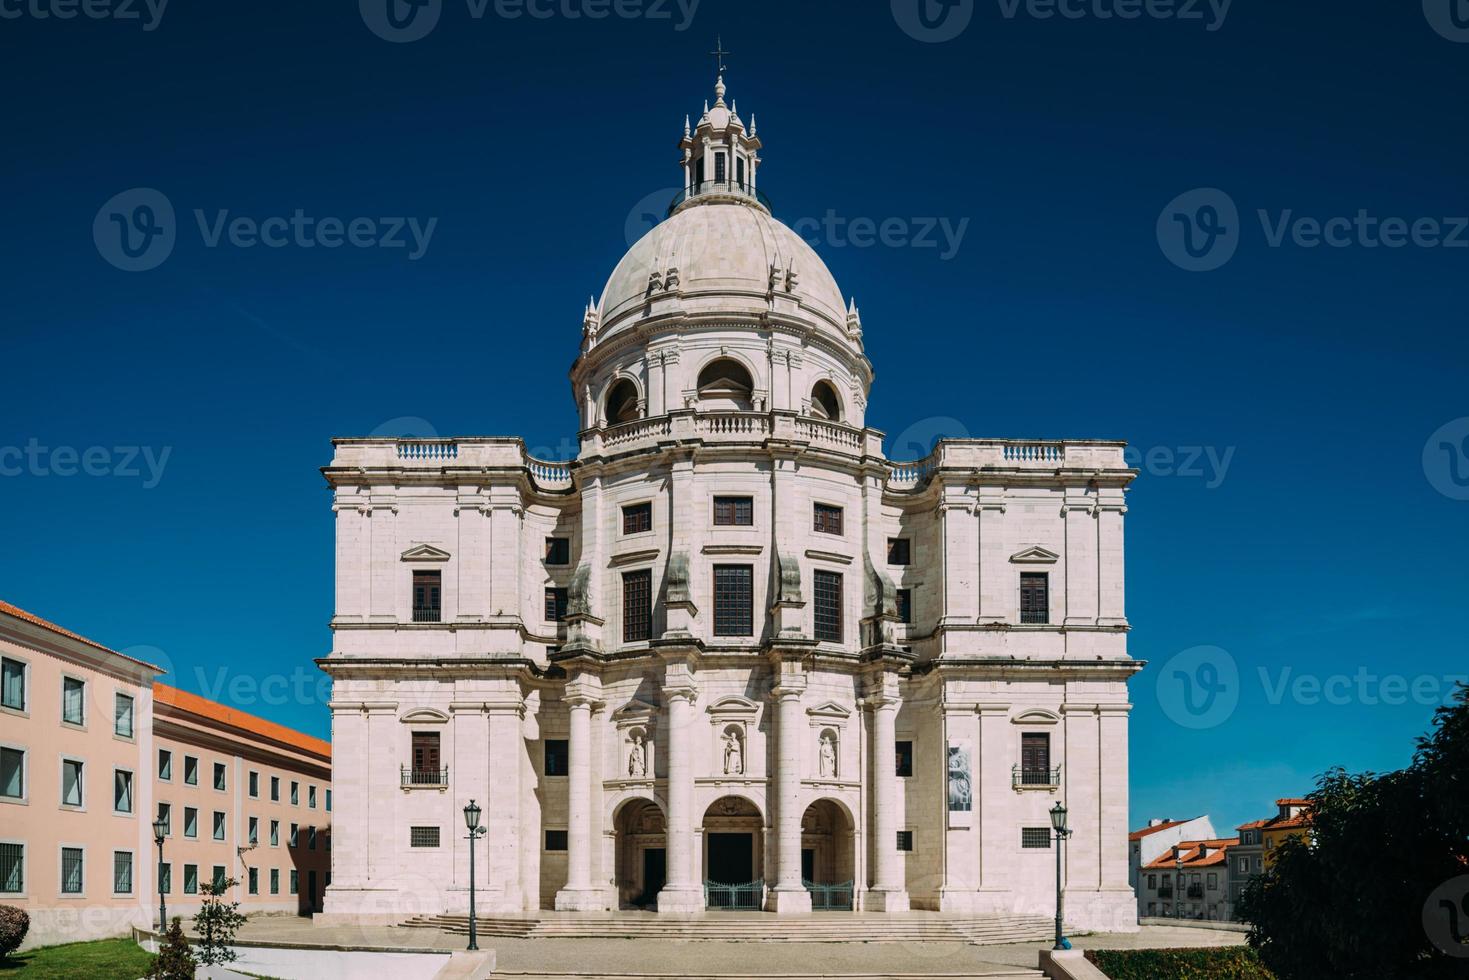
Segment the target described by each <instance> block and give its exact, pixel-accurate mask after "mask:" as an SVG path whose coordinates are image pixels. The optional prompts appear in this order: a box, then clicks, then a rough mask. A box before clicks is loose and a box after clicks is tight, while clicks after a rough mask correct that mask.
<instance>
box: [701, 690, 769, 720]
mask: <svg viewBox="0 0 1469 980" xmlns="http://www.w3.org/2000/svg"><path fill="white" fill-rule="evenodd" d="M704 710H705V711H707V712H709V714H711V715H753V714H755V713H757V712H758V711H759V710H760V706H759V705H758V704H756V703H755V702H754V701H751V700H750V699H749V698H743V697H740V696H739V695H738V694H730V695H727V696H725V697H722V698H720V699H719V700H718V701H715V702H714V703H713V704H711V705H709V707H707V708H705V709H704Z"/></svg>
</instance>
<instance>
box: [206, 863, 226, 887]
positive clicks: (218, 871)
mask: <svg viewBox="0 0 1469 980" xmlns="http://www.w3.org/2000/svg"><path fill="white" fill-rule="evenodd" d="M209 880H210V883H211V884H213V885H214V890H215V891H216V892H222V891H224V881H225V876H224V865H222V864H216V865H215V866H214V874H213V875H211V876H210V879H209Z"/></svg>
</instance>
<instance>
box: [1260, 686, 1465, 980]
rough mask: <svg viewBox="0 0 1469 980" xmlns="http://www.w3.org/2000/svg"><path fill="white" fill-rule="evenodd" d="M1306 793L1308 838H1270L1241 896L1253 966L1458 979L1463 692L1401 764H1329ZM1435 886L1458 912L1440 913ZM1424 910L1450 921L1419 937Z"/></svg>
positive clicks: (1461, 962) (1294, 972)
mask: <svg viewBox="0 0 1469 980" xmlns="http://www.w3.org/2000/svg"><path fill="white" fill-rule="evenodd" d="M1309 800H1310V811H1309V812H1310V821H1311V831H1310V835H1309V837H1297V838H1291V839H1289V840H1286V841H1285V842H1284V843H1282V844H1281V845H1280V847H1279V848H1278V849H1277V850H1276V851H1275V858H1274V865H1273V867H1272V868H1271V869H1270V870H1269V871H1267V872H1266V873H1265V874H1264V875H1261V876H1260V877H1258V878H1256V879H1254V880H1253V881H1252V882H1251V883H1250V885H1249V887H1248V888H1247V889H1246V890H1245V893H1244V895H1243V896H1242V898H1241V905H1240V912H1241V915H1242V916H1243V917H1244V918H1245V919H1247V920H1249V921H1251V922H1253V923H1254V927H1253V929H1252V930H1251V932H1250V936H1249V941H1250V945H1251V946H1253V947H1254V948H1255V949H1256V950H1258V951H1259V953H1260V959H1261V960H1262V961H1263V962H1264V963H1265V965H1266V966H1267V967H1269V968H1270V970H1271V971H1272V972H1274V973H1275V974H1276V975H1278V976H1280V977H1281V978H1283V980H1315V978H1317V977H1341V978H1347V980H1382V978H1386V977H1392V978H1395V980H1440V978H1443V980H1447V978H1450V977H1455V978H1461V980H1462V978H1463V977H1465V976H1469V959H1466V958H1464V957H1463V956H1462V955H1450V954H1451V952H1452V953H1455V954H1458V953H1460V950H1459V949H1457V948H1455V947H1454V946H1453V943H1455V942H1458V941H1459V940H1460V937H1461V936H1465V934H1466V933H1469V895H1466V894H1460V892H1461V891H1464V890H1466V889H1469V687H1463V686H1461V687H1460V688H1459V689H1458V690H1456V691H1455V694H1454V703H1453V704H1451V705H1449V706H1446V707H1443V708H1440V709H1439V710H1438V711H1437V712H1436V713H1435V715H1434V730H1433V731H1432V732H1431V733H1430V734H1429V735H1427V736H1425V737H1423V738H1420V739H1419V740H1418V749H1417V751H1416V752H1415V753H1414V755H1413V761H1412V764H1411V765H1409V766H1408V767H1407V768H1406V769H1402V770H1400V771H1398V772H1391V773H1386V774H1381V775H1379V774H1376V773H1370V772H1369V773H1362V774H1359V775H1352V774H1349V773H1347V772H1345V771H1344V770H1342V769H1339V768H1338V769H1333V770H1331V771H1330V772H1328V773H1326V774H1325V775H1323V776H1322V777H1321V778H1320V780H1319V781H1318V784H1317V789H1316V791H1315V792H1314V793H1312V794H1310V796H1309ZM1460 885H1462V886H1463V887H1462V888H1461V887H1460ZM1446 886H1447V887H1448V889H1449V892H1448V894H1450V895H1451V896H1452V904H1453V905H1459V904H1463V905H1464V908H1463V915H1460V913H1459V910H1458V909H1456V908H1450V907H1449V903H1444V904H1443V907H1442V908H1440V901H1441V899H1442V898H1443V896H1444V894H1445V887H1446ZM1431 898H1432V899H1433V901H1430V899H1431ZM1431 915H1438V916H1440V917H1444V916H1448V917H1451V918H1453V924H1452V926H1451V927H1449V926H1447V925H1445V928H1443V929H1441V930H1436V931H1435V933H1434V934H1431V933H1430V929H1429V926H1428V921H1427V920H1428V918H1429V917H1430V916H1431ZM1446 936H1452V937H1453V938H1452V939H1446V938H1445V937H1446ZM1462 952H1464V953H1469V946H1465V947H1464V949H1463V950H1462Z"/></svg>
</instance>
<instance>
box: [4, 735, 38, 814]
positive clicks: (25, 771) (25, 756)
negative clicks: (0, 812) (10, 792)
mask: <svg viewBox="0 0 1469 980" xmlns="http://www.w3.org/2000/svg"><path fill="white" fill-rule="evenodd" d="M0 749H10V750H11V751H12V752H19V753H20V756H21V758H20V795H19V796H0V803H8V804H10V805H11V806H29V805H30V802H31V750H30V748H28V747H27V746H24V745H21V744H20V743H19V742H0Z"/></svg>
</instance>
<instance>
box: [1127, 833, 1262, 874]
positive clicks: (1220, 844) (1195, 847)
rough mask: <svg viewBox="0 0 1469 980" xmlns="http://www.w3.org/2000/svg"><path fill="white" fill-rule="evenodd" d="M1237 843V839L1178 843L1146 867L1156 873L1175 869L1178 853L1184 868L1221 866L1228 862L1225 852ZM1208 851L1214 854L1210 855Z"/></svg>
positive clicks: (1223, 838)
mask: <svg viewBox="0 0 1469 980" xmlns="http://www.w3.org/2000/svg"><path fill="white" fill-rule="evenodd" d="M1238 843H1239V838H1238V837H1220V838H1215V839H1214V840H1186V841H1180V842H1179V843H1178V846H1177V847H1176V848H1170V849H1169V850H1167V851H1166V852H1164V853H1163V854H1162V855H1160V856H1159V857H1158V858H1156V859H1155V860H1153V861H1152V862H1151V863H1149V864H1148V865H1146V867H1148V868H1151V869H1154V870H1157V871H1166V870H1168V869H1169V868H1176V867H1178V855H1179V854H1180V853H1181V854H1182V855H1183V866H1184V867H1185V868H1207V867H1210V866H1212V865H1216V864H1223V863H1224V862H1225V861H1226V860H1228V854H1227V853H1226V852H1227V851H1228V850H1229V848H1231V847H1234V846H1235V845H1237V844H1238ZM1210 851H1213V852H1214V853H1212V854H1210V853H1209V852H1210Z"/></svg>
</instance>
